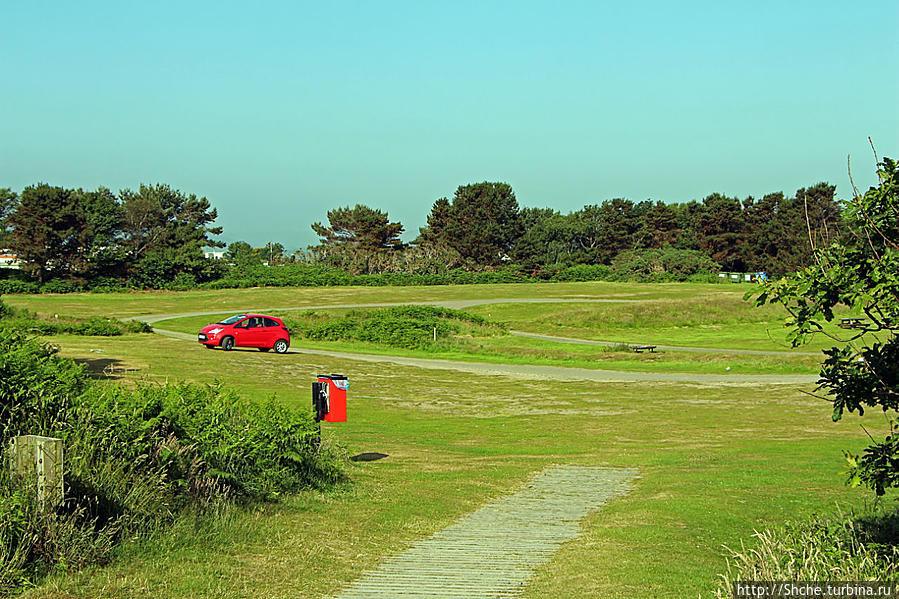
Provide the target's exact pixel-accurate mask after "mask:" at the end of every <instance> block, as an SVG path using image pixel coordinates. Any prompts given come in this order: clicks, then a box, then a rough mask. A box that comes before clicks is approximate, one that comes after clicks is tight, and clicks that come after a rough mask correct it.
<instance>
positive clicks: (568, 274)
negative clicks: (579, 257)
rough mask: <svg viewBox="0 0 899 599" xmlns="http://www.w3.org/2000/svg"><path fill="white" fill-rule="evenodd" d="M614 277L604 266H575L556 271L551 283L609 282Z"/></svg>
mask: <svg viewBox="0 0 899 599" xmlns="http://www.w3.org/2000/svg"><path fill="white" fill-rule="evenodd" d="M615 278H616V277H615V275H614V273H613V272H612V269H611V268H610V267H608V266H606V265H605V264H576V265H574V266H569V267H567V268H565V269H563V270H560V271H558V272H557V273H555V274H554V275H553V276H552V279H551V280H553V281H609V280H614V279H615Z"/></svg>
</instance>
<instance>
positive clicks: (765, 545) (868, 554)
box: [715, 512, 899, 598]
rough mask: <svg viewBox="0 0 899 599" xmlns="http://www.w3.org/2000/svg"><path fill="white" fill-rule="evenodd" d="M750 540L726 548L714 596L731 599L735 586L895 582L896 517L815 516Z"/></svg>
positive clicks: (898, 576) (898, 560) (898, 574)
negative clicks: (743, 583) (723, 570)
mask: <svg viewBox="0 0 899 599" xmlns="http://www.w3.org/2000/svg"><path fill="white" fill-rule="evenodd" d="M753 537H754V539H755V541H754V543H753V544H752V545H751V546H750V547H748V548H747V547H746V545H745V544H744V543H743V542H741V543H740V548H739V550H736V549H731V548H729V547H725V549H726V551H727V560H728V562H727V572H726V573H725V574H723V575H722V576H721V581H720V585H719V588H718V589H717V591H716V593H715V596H716V597H719V598H725V597H730V596H731V590H732V588H733V583H734V582H736V581H754V580H755V581H794V580H795V581H847V580H859V581H862V580H868V581H892V582H897V581H899V513H895V512H890V513H876V514H869V515H864V516H842V515H840V516H831V517H822V516H816V517H813V518H811V519H810V520H808V521H804V522H798V523H797V522H791V523H788V524H786V525H784V526H783V527H780V528H775V529H765V530H763V531H760V532H756V533H755V534H754V535H753Z"/></svg>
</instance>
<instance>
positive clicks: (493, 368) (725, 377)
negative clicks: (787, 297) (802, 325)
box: [133, 298, 817, 387]
mask: <svg viewBox="0 0 899 599" xmlns="http://www.w3.org/2000/svg"><path fill="white" fill-rule="evenodd" d="M637 301H644V300H617V299H593V300H583V299H576V300H574V299H572V300H568V299H549V298H548V299H522V298H499V299H492V300H490V299H488V300H483V299H479V300H449V301H430V302H394V303H379V304H332V305H319V306H296V307H292V308H259V309H253V310H247V312H267V311H272V310H278V311H285V310H325V309H336V308H385V307H391V306H408V305H430V306H441V307H444V308H455V309H459V308H467V307H471V306H481V305H485V304H508V303H591V302H593V303H630V302H637ZM221 313H222V311H221V310H213V311H201V312H182V313H179V314H154V315H149V316H137V317H134V318H133V319H134V320H140V321H143V322H146V323H148V324H152V323H155V322H159V321H162V320H169V319H173V318H185V317H192V316H208V315H214V314H221ZM153 330H154V332H156V333H158V334H160V335H165V336H167V337H172V338H175V339H182V340H185V341H193V342H196V336H195V335H191V334H187V333H180V332H177V331H170V330H166V329H157V328H154V329H153ZM517 334H522V333H521V332H517ZM524 336H532V334H529V333H525V334H524ZM538 338H539V337H538ZM550 339H551V340H563V339H570V338H566V337H558V338H550ZM563 342H566V343H586V344H599V345H603V344H605V343H609V342H602V341H590V340H581V339H571V340H569V341H563ZM613 345H617V344H613ZM660 349H661V348H660ZM687 351H689V350H687ZM693 351H700V350H698V349H695V348H694V349H693ZM715 351H717V352H721V353H742V352H735V350H715ZM743 351H744V352H751V351H752V350H743ZM289 353H302V354H312V355H318V356H326V357H330V358H336V359H344V360H357V361H360V362H373V363H385V362H386V363H389V364H397V365H400V366H411V367H414V368H430V369H434V370H454V371H458V372H469V373H472V374H479V375H497V376H506V377H511V378H518V379H537V380H558V381H596V382H604V383H639V382H658V383H693V384H698V385H726V386H738V387H748V386H758V385H803V386H807V385H811V384H814V383H815V381H816V380H817V376H816V375H806V374H693V373H684V372H632V371H623V370H601V369H592V368H569V367H564V366H541V365H532V364H491V363H486V362H464V361H460V360H438V359H431V358H411V357H406V356H388V355H382V354H362V353H354V352H343V351H330V350H323V349H307V348H291V349H290V350H289ZM772 353H774V354H775V355H781V354H783V353H785V352H772Z"/></svg>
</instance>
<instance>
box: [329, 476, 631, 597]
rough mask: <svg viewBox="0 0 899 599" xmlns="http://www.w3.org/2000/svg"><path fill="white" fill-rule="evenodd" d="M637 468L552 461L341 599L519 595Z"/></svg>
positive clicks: (396, 558) (365, 578)
mask: <svg viewBox="0 0 899 599" xmlns="http://www.w3.org/2000/svg"><path fill="white" fill-rule="evenodd" d="M636 474H637V472H636V470H632V469H623V468H598V467H589V466H552V467H549V468H547V469H545V470H543V471H542V472H540V473H539V474H537V475H536V476H535V477H534V478H533V479H532V480H531V481H529V482H528V483H527V484H526V485H525V487H524V488H523V489H522V490H521V491H519V492H517V493H515V494H513V495H510V496H507V497H503V498H501V499H498V500H495V501H492V502H490V503H488V504H487V505H485V506H484V507H482V508H480V509H479V510H477V511H475V512H473V513H471V514H469V515H468V516H465V517H463V518H462V519H460V520H459V521H457V522H456V523H455V524H452V525H451V526H449V527H447V528H445V529H444V530H442V531H440V532H438V533H436V534H435V535H433V536H431V537H429V538H427V539H424V540H422V541H419V542H418V543H416V544H415V545H413V546H412V547H411V548H409V549H408V550H406V551H404V552H403V553H400V554H398V555H395V556H393V557H390V558H388V559H387V560H386V561H385V562H384V563H383V564H382V565H381V566H380V567H379V568H378V569H377V570H374V571H372V572H370V573H368V574H365V575H364V576H363V577H362V578H360V579H359V580H357V581H356V582H354V583H353V584H352V585H351V586H350V587H349V588H347V589H345V590H344V591H343V592H342V593H341V594H339V595H337V599H385V598H409V599H413V598H419V597H420V598H424V597H435V598H444V599H452V598H459V599H471V598H478V597H481V598H487V597H490V598H501V597H517V596H519V594H520V593H521V591H522V589H523V588H524V586H525V585H526V584H527V582H528V580H529V579H530V578H531V576H532V575H533V573H534V570H535V569H536V568H537V567H539V566H541V565H543V564H545V563H546V562H548V561H549V560H550V559H552V556H553V554H554V553H555V552H556V551H557V550H558V549H559V546H560V545H561V544H562V543H564V542H565V541H568V540H570V539H573V538H574V537H576V536H577V535H578V533H579V530H580V521H581V520H582V519H583V518H584V517H585V516H587V515H588V514H589V513H590V512H593V511H595V510H596V509H598V508H599V507H600V506H602V505H603V504H604V503H606V502H607V501H609V500H610V499H612V498H614V497H616V496H618V495H621V494H624V493H626V492H627V491H628V490H629V489H630V480H631V479H632V478H633V477H635V476H636Z"/></svg>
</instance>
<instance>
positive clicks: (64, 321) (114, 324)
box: [0, 303, 153, 337]
mask: <svg viewBox="0 0 899 599" xmlns="http://www.w3.org/2000/svg"><path fill="white" fill-rule="evenodd" d="M0 330H13V331H21V332H26V333H31V334H34V335H84V336H90V337H114V336H117V335H121V334H122V333H151V332H153V329H152V328H151V327H150V325H148V324H147V323H145V322H140V321H136V320H128V321H121V320H116V319H112V318H103V317H101V316H94V317H93V318H89V319H87V320H83V319H73V318H67V317H62V318H59V317H57V318H52V319H43V318H39V317H38V315H37V314H35V313H34V312H29V311H28V310H23V309H16V308H12V307H9V306H7V305H6V304H2V303H0Z"/></svg>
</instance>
